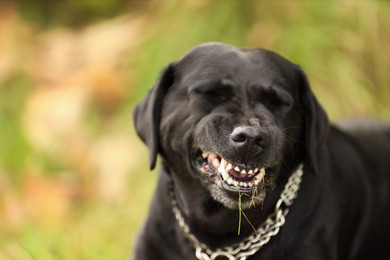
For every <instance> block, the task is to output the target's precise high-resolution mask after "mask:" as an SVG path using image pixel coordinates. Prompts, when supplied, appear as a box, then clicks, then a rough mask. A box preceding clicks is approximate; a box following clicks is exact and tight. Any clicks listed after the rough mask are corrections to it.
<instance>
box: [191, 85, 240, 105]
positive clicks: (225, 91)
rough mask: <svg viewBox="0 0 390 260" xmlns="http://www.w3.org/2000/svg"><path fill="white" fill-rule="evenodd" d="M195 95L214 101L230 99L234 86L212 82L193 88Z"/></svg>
mask: <svg viewBox="0 0 390 260" xmlns="http://www.w3.org/2000/svg"><path fill="white" fill-rule="evenodd" d="M193 92H194V93H195V95H198V96H201V97H202V98H207V99H210V100H211V101H213V102H225V101H229V100H230V99H231V98H232V96H233V91H232V86H230V85H225V84H223V85H220V84H211V85H206V86H201V87H197V88H194V89H193Z"/></svg>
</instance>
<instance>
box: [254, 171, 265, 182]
mask: <svg viewBox="0 0 390 260" xmlns="http://www.w3.org/2000/svg"><path fill="white" fill-rule="evenodd" d="M264 175H265V169H264V168H261V170H260V173H259V174H257V175H256V176H255V182H256V181H257V183H256V185H257V184H258V183H259V182H260V181H261V180H262V179H263V178H264Z"/></svg>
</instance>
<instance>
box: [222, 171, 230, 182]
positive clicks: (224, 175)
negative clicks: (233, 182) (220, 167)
mask: <svg viewBox="0 0 390 260" xmlns="http://www.w3.org/2000/svg"><path fill="white" fill-rule="evenodd" d="M222 178H223V179H224V180H225V181H226V180H228V179H229V173H228V172H227V171H223V172H222Z"/></svg>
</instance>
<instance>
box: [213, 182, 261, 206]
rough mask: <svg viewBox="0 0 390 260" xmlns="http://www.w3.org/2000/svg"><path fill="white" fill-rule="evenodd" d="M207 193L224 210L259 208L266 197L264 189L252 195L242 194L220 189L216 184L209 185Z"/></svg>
mask: <svg viewBox="0 0 390 260" xmlns="http://www.w3.org/2000/svg"><path fill="white" fill-rule="evenodd" d="M259 189H260V188H259ZM209 192H210V195H211V197H212V198H213V199H214V200H215V201H217V202H219V203H220V204H222V205H223V206H225V207H226V208H228V209H233V210H237V209H243V210H244V209H249V208H252V207H256V206H259V205H261V204H262V203H263V201H264V199H265V195H266V192H265V189H264V188H262V189H261V190H259V191H254V193H253V194H243V193H232V192H228V191H226V190H224V189H221V187H219V186H218V185H216V184H211V185H210V186H209Z"/></svg>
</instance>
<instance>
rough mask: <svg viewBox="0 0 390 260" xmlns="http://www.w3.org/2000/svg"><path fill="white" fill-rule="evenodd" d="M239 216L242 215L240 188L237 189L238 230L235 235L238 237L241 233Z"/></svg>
mask: <svg viewBox="0 0 390 260" xmlns="http://www.w3.org/2000/svg"><path fill="white" fill-rule="evenodd" d="M241 214H242V207H241V193H240V188H238V230H237V235H238V236H239V235H240V232H241Z"/></svg>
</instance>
